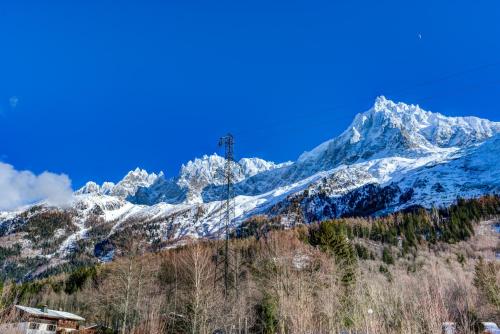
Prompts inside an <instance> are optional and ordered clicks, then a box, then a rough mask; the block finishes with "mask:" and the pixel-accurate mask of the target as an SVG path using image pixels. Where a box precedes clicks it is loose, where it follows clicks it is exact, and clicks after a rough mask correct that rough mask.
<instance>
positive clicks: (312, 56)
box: [0, 0, 500, 188]
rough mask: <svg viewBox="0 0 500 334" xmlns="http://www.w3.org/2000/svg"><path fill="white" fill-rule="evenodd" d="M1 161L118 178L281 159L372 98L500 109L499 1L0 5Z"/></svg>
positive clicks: (479, 110)
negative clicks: (218, 157)
mask: <svg viewBox="0 0 500 334" xmlns="http://www.w3.org/2000/svg"><path fill="white" fill-rule="evenodd" d="M0 36H1V38H0V41H1V43H2V48H1V50H2V51H1V56H0V143H1V144H0V160H1V161H3V162H5V163H8V164H11V165H14V166H15V168H16V169H18V170H24V169H26V170H31V171H33V172H34V173H37V174H38V173H41V172H42V171H45V170H49V171H53V172H55V173H66V174H68V175H69V176H70V178H71V179H72V182H73V187H75V188H76V187H79V186H80V185H82V184H83V183H84V182H85V181H87V180H89V179H93V180H96V181H98V182H101V181H104V180H112V181H117V180H118V179H120V178H121V177H122V176H123V174H125V173H126V172H127V171H128V170H130V169H132V168H135V167H136V166H140V167H142V168H146V169H147V170H149V171H158V170H164V171H165V172H166V174H167V175H174V174H176V173H177V171H178V169H179V166H180V164H181V163H184V162H186V161H187V160H189V159H192V158H194V157H196V156H201V155H202V154H206V153H207V154H210V153H212V152H214V151H216V150H217V146H216V144H217V139H218V137H219V136H221V135H223V134H225V133H226V132H228V131H231V132H233V133H234V135H235V137H236V149H235V150H236V155H237V156H238V157H244V156H259V157H262V158H265V159H270V160H275V161H284V160H294V159H296V158H297V156H298V155H299V154H300V153H302V152H303V151H305V150H309V149H311V148H313V147H314V146H316V145H317V144H319V143H321V142H322V141H324V140H327V139H329V138H331V137H334V136H336V135H338V134H339V133H340V132H342V131H343V130H344V129H345V128H346V126H347V125H348V124H349V123H350V121H351V120H352V118H353V117H354V115H355V114H356V113H358V112H361V111H364V110H366V109H368V108H369V107H370V106H371V105H372V103H373V101H374V99H375V97H376V96H377V95H385V96H387V97H388V98H391V99H394V100H398V101H405V102H408V103H418V104H420V105H421V106H423V107H424V108H426V109H430V110H432V111H439V112H441V113H444V114H446V115H476V116H480V117H485V118H490V119H493V120H497V121H500V111H499V102H498V100H499V97H500V2H498V1H494V0H492V1H451V0H450V1H400V0H397V1H355V0H354V1H353V0H350V1H271V0H267V1H259V0H256V1H189V0H184V1H157V2H155V1H113V2H111V1H43V3H42V2H41V1H32V2H29V1H19V0H17V1H2V2H1V3H0Z"/></svg>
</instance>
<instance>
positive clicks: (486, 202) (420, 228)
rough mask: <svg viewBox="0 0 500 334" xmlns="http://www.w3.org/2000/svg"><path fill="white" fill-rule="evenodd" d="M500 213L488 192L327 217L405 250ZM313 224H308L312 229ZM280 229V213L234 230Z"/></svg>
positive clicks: (468, 231) (458, 234)
mask: <svg viewBox="0 0 500 334" xmlns="http://www.w3.org/2000/svg"><path fill="white" fill-rule="evenodd" d="M499 215H500V196H498V195H488V196H483V197H480V198H473V199H462V198H458V199H457V201H456V203H455V204H453V205H451V206H449V207H445V208H432V209H425V208H422V207H414V208H409V209H406V210H404V211H400V212H397V213H393V214H388V215H386V216H383V217H346V218H340V219H332V220H327V221H325V222H323V223H326V222H331V223H334V224H338V225H339V226H341V227H339V228H341V229H343V230H344V232H345V234H346V235H347V237H349V238H354V237H356V238H365V239H370V240H373V241H378V242H382V243H386V244H390V245H393V246H398V245H400V246H402V247H403V249H404V250H405V251H408V250H409V248H411V247H417V246H418V245H419V244H420V243H422V242H424V241H426V242H429V243H431V244H435V243H436V242H438V241H441V242H446V243H456V242H458V241H463V240H467V239H468V238H470V237H471V236H473V235H474V224H475V223H476V222H478V221H480V220H483V219H489V218H492V217H497V216H499ZM315 225H316V224H311V225H310V227H309V228H311V229H313V230H315V229H317V227H316V226H315ZM280 229H283V225H282V224H280V217H272V218H268V217H265V216H257V217H252V218H250V219H249V220H248V221H246V222H245V223H244V224H243V225H242V226H241V227H240V229H239V230H238V233H237V235H238V236H240V237H248V236H250V235H253V236H256V237H261V236H262V235H264V234H265V233H268V232H269V231H271V230H280Z"/></svg>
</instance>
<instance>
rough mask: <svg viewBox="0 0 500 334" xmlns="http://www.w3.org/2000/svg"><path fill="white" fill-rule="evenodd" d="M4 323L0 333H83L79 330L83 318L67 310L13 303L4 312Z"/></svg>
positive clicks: (0, 325) (1, 325)
mask: <svg viewBox="0 0 500 334" xmlns="http://www.w3.org/2000/svg"><path fill="white" fill-rule="evenodd" d="M2 318H3V319H4V323H3V324H0V333H15V334H63V333H73V334H77V333H78V334H79V333H84V331H80V330H79V329H80V322H82V321H85V319H84V318H82V317H80V316H78V315H76V314H73V313H69V312H63V311H56V310H51V309H48V308H47V307H43V308H41V309H39V308H34V307H28V306H22V305H15V306H13V307H11V308H10V309H8V310H7V311H5V312H4V314H3V316H2Z"/></svg>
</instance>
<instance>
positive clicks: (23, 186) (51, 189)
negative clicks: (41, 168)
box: [0, 162, 73, 210]
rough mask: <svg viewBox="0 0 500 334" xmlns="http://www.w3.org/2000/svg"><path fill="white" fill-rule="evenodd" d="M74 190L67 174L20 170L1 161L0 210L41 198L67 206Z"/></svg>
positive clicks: (57, 204)
mask: <svg viewBox="0 0 500 334" xmlns="http://www.w3.org/2000/svg"><path fill="white" fill-rule="evenodd" d="M72 195H73V191H72V189H71V180H70V179H69V177H68V176H67V175H65V174H54V173H50V172H43V173H41V174H40V175H35V174H33V173H32V172H30V171H18V170H16V169H15V168H14V166H12V165H9V164H6V163H3V162H0V210H11V209H15V208H18V207H20V206H23V205H27V204H31V203H34V202H37V201H40V200H44V201H46V202H47V203H48V204H50V205H56V206H66V205H67V204H69V202H70V201H71V198H72Z"/></svg>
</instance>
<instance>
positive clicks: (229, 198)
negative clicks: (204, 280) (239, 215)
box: [219, 133, 235, 297]
mask: <svg viewBox="0 0 500 334" xmlns="http://www.w3.org/2000/svg"><path fill="white" fill-rule="evenodd" d="M220 146H224V151H225V152H224V158H225V159H226V163H225V165H224V199H223V200H224V205H223V210H222V211H223V213H222V222H223V226H224V251H223V253H224V255H223V259H224V295H225V296H226V297H227V295H228V291H229V264H230V263H229V260H230V259H229V230H230V227H231V222H232V220H233V218H234V180H235V175H234V166H235V162H234V138H233V136H232V135H231V134H230V133H228V134H227V135H226V136H224V137H222V138H220V139H219V147H220Z"/></svg>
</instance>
